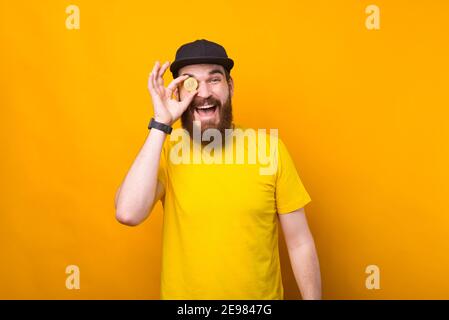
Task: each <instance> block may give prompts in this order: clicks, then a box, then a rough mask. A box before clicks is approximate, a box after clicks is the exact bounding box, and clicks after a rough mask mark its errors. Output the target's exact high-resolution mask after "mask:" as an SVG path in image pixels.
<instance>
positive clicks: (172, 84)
mask: <svg viewBox="0 0 449 320" xmlns="http://www.w3.org/2000/svg"><path fill="white" fill-rule="evenodd" d="M188 77H189V76H188V75H183V76H179V77H177V78H176V79H174V80H173V81H172V82H170V84H169V85H168V87H167V90H168V93H169V95H170V96H171V95H172V93H173V90H175V88H176V87H177V86H178V84H179V83H181V82H182V81H184V80H185V79H187V78H188Z"/></svg>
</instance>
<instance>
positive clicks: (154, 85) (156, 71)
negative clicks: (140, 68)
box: [151, 61, 160, 94]
mask: <svg viewBox="0 0 449 320" xmlns="http://www.w3.org/2000/svg"><path fill="white" fill-rule="evenodd" d="M158 71H159V61H156V63H155V64H154V67H153V71H152V72H151V73H152V74H153V76H152V78H151V79H152V80H151V81H152V83H153V88H154V90H155V92H156V93H157V94H160V90H159V88H158V86H157V82H156V77H157V73H158Z"/></svg>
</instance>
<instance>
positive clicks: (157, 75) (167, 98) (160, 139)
mask: <svg viewBox="0 0 449 320" xmlns="http://www.w3.org/2000/svg"><path fill="white" fill-rule="evenodd" d="M169 65H170V63H169V62H166V63H164V64H163V65H162V66H160V65H159V62H158V61H157V62H156V63H155V65H154V68H153V71H152V72H151V74H150V77H149V80H148V89H149V91H150V94H151V98H152V102H153V109H154V119H155V120H156V121H158V122H162V123H165V124H168V125H172V124H173V123H174V122H175V121H176V120H178V119H179V118H180V117H181V115H182V113H183V112H184V111H185V110H186V109H187V107H188V106H189V104H190V102H191V101H192V99H193V97H194V96H195V95H196V94H197V91H196V90H195V91H193V92H191V93H190V94H189V95H188V96H186V97H185V98H184V100H182V101H177V100H175V99H173V98H172V96H173V92H174V91H175V89H176V87H177V85H178V84H179V83H181V82H182V81H184V80H185V79H186V78H187V77H188V76H187V75H186V76H180V77H178V78H176V79H174V80H173V81H172V82H171V83H170V84H169V86H168V87H166V88H165V87H164V80H163V78H162V77H163V75H164V73H165V71H166V70H167V68H168V66H169ZM165 138H166V134H165V133H164V132H162V131H160V130H156V129H151V131H150V132H149V134H148V136H147V138H146V140H145V143H144V144H143V146H142V148H141V149H140V151H139V153H138V155H137V157H136V159H135V160H134V162H133V164H132V166H131V168H130V169H129V171H128V173H127V174H126V176H125V178H124V180H123V182H122V184H121V185H120V187H119V188H118V190H117V192H116V196H115V210H116V219H117V220H118V221H119V222H120V223H123V224H125V225H129V226H136V225H138V224H140V223H141V222H143V221H144V220H145V219H146V218H147V217H148V215H149V214H150V213H151V211H152V209H153V207H154V205H155V203H156V202H157V201H158V200H159V199H160V198H161V197H162V195H163V194H164V186H163V184H162V183H160V182H159V181H158V180H157V174H158V170H159V160H160V156H161V151H162V146H163V144H164V140H165Z"/></svg>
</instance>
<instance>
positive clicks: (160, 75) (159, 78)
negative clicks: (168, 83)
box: [156, 61, 170, 91]
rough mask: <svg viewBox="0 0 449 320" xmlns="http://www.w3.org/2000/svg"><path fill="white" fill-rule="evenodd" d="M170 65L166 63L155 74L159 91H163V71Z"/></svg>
mask: <svg viewBox="0 0 449 320" xmlns="http://www.w3.org/2000/svg"><path fill="white" fill-rule="evenodd" d="M169 65H170V63H169V62H168V61H167V62H165V63H164V64H163V65H162V67H161V68H160V69H159V71H158V73H157V78H156V82H157V84H158V86H159V90H161V91H162V90H163V89H164V78H163V76H164V73H165V70H167V68H168V66H169Z"/></svg>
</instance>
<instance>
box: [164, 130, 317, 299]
mask: <svg viewBox="0 0 449 320" xmlns="http://www.w3.org/2000/svg"><path fill="white" fill-rule="evenodd" d="M237 128H240V129H242V127H240V126H239V127H237ZM243 130H244V131H243V132H245V133H247V132H248V131H247V130H248V129H243ZM249 130H251V129H249ZM172 135H173V133H172ZM249 136H250V138H247V139H246V142H247V143H245V144H244V152H243V153H242V150H243V149H242V148H238V146H237V142H236V140H235V142H234V144H232V145H229V144H228V145H227V146H226V148H225V149H223V150H222V155H221V159H222V162H221V163H219V160H217V159H220V157H219V155H220V154H219V152H218V153H217V154H215V153H213V154H212V153H210V149H209V154H210V155H211V154H212V155H217V158H214V159H215V160H216V161H215V163H210V162H211V161H210V158H209V163H204V162H205V161H203V160H201V161H200V162H199V163H198V157H197V158H195V154H196V155H198V154H201V153H199V152H198V149H197V148H193V145H195V144H196V145H197V146H198V144H197V143H193V142H192V141H191V140H190V138H189V137H188V135H187V133H186V132H185V133H184V137H178V138H179V139H180V140H178V141H170V138H167V139H166V140H165V142H164V146H163V149H162V153H161V160H160V167H159V173H158V179H159V181H161V183H162V184H163V185H164V186H165V194H164V196H163V198H162V199H161V201H162V204H163V207H164V214H163V216H164V219H163V241H162V244H163V248H162V274H161V299H283V296H284V289H283V286H282V278H281V269H280V260H279V249H278V220H277V214H286V213H289V212H292V211H294V210H297V209H300V208H302V207H303V206H304V205H306V204H307V203H308V202H310V201H311V199H310V197H309V195H308V193H307V191H306V190H305V188H304V186H303V184H302V182H301V180H300V178H299V176H298V174H297V171H296V169H295V166H294V163H293V161H292V159H291V157H290V155H289V153H288V151H287V149H286V147H285V145H284V144H283V143H282V141H281V140H280V139H279V138H278V137H277V136H276V137H275V138H274V139H273V136H272V135H271V136H272V138H271V139H273V140H270V133H266V134H265V135H262V136H261V137H266V142H267V143H266V145H263V144H261V143H258V141H262V139H259V138H254V137H251V135H249ZM256 137H258V136H256ZM172 138H174V137H172ZM182 139H184V140H182ZM181 140H182V141H184V143H182V142H180V141H181ZM186 141H188V143H185V142H186ZM250 141H256V143H255V144H250ZM270 141H273V142H270ZM274 142H277V145H278V148H275V147H273V146H276V143H274ZM187 145H189V146H190V150H187V149H185V150H187V151H188V152H184V153H181V152H180V150H181V148H180V146H187ZM254 145H255V146H256V150H257V151H259V149H261V150H263V149H265V151H266V153H265V155H266V156H267V157H266V158H265V159H264V160H261V159H263V158H262V156H261V157H257V156H256V163H254V160H253V161H252V162H251V161H250V160H249V159H250V156H249V154H250V153H253V152H254ZM237 149H238V150H237ZM185 150H184V151H185ZM231 150H232V152H233V153H229V152H230V151H231ZM270 150H271V151H272V152H271V153H270ZM273 150H274V151H273ZM175 151H176V152H175ZM239 152H240V155H241V154H244V156H245V157H244V161H243V163H242V161H240V162H238V160H236V159H237V156H236V154H237V153H239ZM226 153H227V155H229V154H231V155H233V157H232V159H233V161H231V163H229V159H231V158H227V159H228V161H226V160H225V159H226V158H225V157H226V155H225V154H226ZM180 154H182V155H184V156H186V155H187V156H188V157H186V158H184V161H185V163H182V162H181V163H179V162H180V161H181V160H180ZM173 159H174V160H173ZM194 159H196V160H194ZM241 159H242V158H240V160H241ZM252 159H254V158H252ZM267 159H269V161H271V162H267ZM195 161H196V163H195ZM269 164H271V166H270V165H269ZM273 164H274V165H273ZM261 168H271V170H267V171H265V172H264V173H263V174H261V172H262V171H261ZM273 168H274V170H273Z"/></svg>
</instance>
